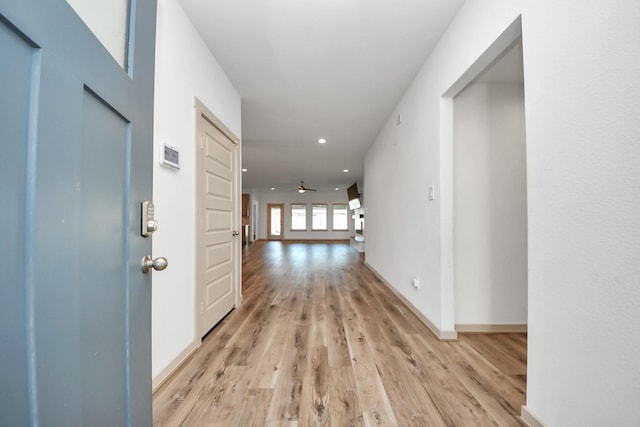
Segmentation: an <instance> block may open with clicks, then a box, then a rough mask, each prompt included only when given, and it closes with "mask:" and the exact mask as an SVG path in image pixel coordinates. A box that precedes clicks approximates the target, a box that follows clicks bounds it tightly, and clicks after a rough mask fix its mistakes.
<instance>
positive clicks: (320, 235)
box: [252, 189, 354, 240]
mask: <svg viewBox="0 0 640 427" xmlns="http://www.w3.org/2000/svg"><path fill="white" fill-rule="evenodd" d="M252 194H254V201H257V202H258V204H259V208H258V211H259V218H258V234H257V236H256V237H257V238H258V239H266V238H267V204H269V203H284V204H285V207H284V212H285V216H284V239H285V240H296V239H302V240H325V239H326V240H337V239H339V240H344V239H349V237H350V236H353V233H354V232H353V220H352V219H351V211H349V231H331V226H332V205H333V204H334V203H343V204H348V203H349V201H348V200H347V191H346V190H344V189H341V190H339V191H307V192H306V193H304V194H299V193H298V192H296V191H295V190H292V191H288V192H287V191H269V190H264V191H262V190H260V191H255V192H253V193H252ZM291 203H305V204H306V205H307V230H308V231H291ZM312 203H326V204H327V216H328V219H327V228H328V229H329V231H311V204H312Z"/></svg>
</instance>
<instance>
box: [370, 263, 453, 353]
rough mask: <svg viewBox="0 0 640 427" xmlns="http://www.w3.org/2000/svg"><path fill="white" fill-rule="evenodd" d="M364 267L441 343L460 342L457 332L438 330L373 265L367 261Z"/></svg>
mask: <svg viewBox="0 0 640 427" xmlns="http://www.w3.org/2000/svg"><path fill="white" fill-rule="evenodd" d="M364 265H365V266H366V267H367V268H368V269H369V270H371V272H372V273H373V274H375V275H376V277H377V278H378V279H380V281H381V282H382V283H384V284H385V286H386V287H387V288H389V290H390V291H391V292H393V293H394V294H395V296H397V297H398V299H400V301H402V302H403V303H404V304H405V305H406V306H407V307H408V308H409V310H411V312H412V313H413V314H415V315H416V316H417V317H418V319H420V320H421V321H422V323H424V324H425V326H426V327H427V328H429V329H430V330H431V332H433V334H434V335H435V336H436V337H437V338H438V339H439V340H440V341H457V340H458V333H457V332H456V331H442V330H440V328H438V327H437V326H436V325H435V324H434V323H433V322H432V321H431V320H429V318H427V317H426V316H425V315H424V314H422V312H420V310H418V309H417V308H416V307H415V306H414V305H413V304H411V302H409V300H408V299H407V298H405V296H404V295H402V294H401V293H400V292H398V291H397V290H396V288H394V287H393V286H392V285H391V284H390V283H389V282H387V281H386V279H385V278H384V277H382V275H381V274H380V273H378V272H377V271H376V269H375V268H373V267H372V266H371V265H369V263H367V262H366V261H365V263H364Z"/></svg>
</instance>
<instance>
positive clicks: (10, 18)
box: [0, 0, 156, 426]
mask: <svg viewBox="0 0 640 427" xmlns="http://www.w3.org/2000/svg"><path fill="white" fill-rule="evenodd" d="M130 3H131V5H133V9H132V11H131V19H132V23H131V25H130V26H131V28H133V29H135V31H134V33H132V34H130V36H129V39H130V43H131V46H132V52H133V53H135V55H133V56H131V61H130V63H131V64H133V68H130V69H127V70H122V69H121V67H120V66H119V65H118V64H117V63H116V62H115V61H114V60H113V58H111V56H110V55H109V54H108V52H106V51H105V49H104V47H103V46H102V44H101V43H100V42H99V41H98V40H97V39H96V38H95V37H94V36H93V34H91V32H90V31H89V30H88V29H87V28H86V26H85V25H84V23H83V22H82V21H81V20H80V18H79V17H78V16H76V15H75V12H73V10H72V9H71V8H70V6H69V5H68V4H67V2H66V0H47V1H44V2H43V1H41V0H0V55H1V58H2V60H1V61H0V94H1V96H0V138H1V139H0V142H1V144H2V145H1V146H0V148H1V150H2V151H1V152H0V154H2V158H1V160H2V163H1V166H0V190H1V192H0V200H2V203H3V204H2V209H0V232H1V233H2V235H1V236H0V237H1V240H0V243H1V246H0V251H1V252H0V271H1V272H2V273H1V274H2V275H1V276H0V280H1V281H2V286H0V304H2V307H1V310H0V321H1V322H0V340H2V344H1V345H0V360H2V362H3V363H2V364H0V383H1V384H2V386H1V387H0V425H2V426H4V425H11V426H13V425H16V426H17V425H20V426H21V425H33V426H35V425H40V426H50V425H51V426H63V425H64V426H85V425H86V426H89V425H91V426H101V425H105V426H116V425H117V426H121V425H122V426H126V425H129V426H147V425H150V424H151V420H152V416H151V365H150V359H151V355H150V350H151V334H150V332H151V288H150V284H151V283H150V282H151V281H150V275H143V274H142V272H141V268H140V260H141V258H142V256H143V255H145V254H150V251H151V241H150V239H148V238H143V237H142V236H140V203H141V202H142V201H143V200H147V199H151V160H152V148H153V147H152V129H153V108H152V107H153V67H154V63H153V62H154V40H155V8H156V3H155V1H154V0H135V1H131V2H130ZM9 183H10V184H9ZM5 202H6V203H5ZM5 243H6V244H5ZM5 362H6V363H5Z"/></svg>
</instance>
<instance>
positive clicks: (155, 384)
mask: <svg viewBox="0 0 640 427" xmlns="http://www.w3.org/2000/svg"><path fill="white" fill-rule="evenodd" d="M199 346H200V342H198V340H195V341H193V342H192V343H191V344H189V345H188V346H187V347H186V348H185V349H184V350H182V351H181V352H180V353H179V354H178V355H177V356H176V357H175V358H174V359H173V360H172V361H171V362H169V363H168V364H167V366H165V367H164V368H163V369H162V370H161V371H160V372H159V373H158V375H156V376H155V377H154V378H153V381H152V382H151V391H152V393H155V392H156V391H158V389H159V388H160V386H162V385H163V384H164V383H165V382H167V380H168V379H169V378H170V377H171V375H173V373H174V372H176V371H177V370H178V369H179V368H181V367H182V365H184V363H185V362H186V361H187V359H189V357H191V355H192V354H193V352H194V351H196V349H197V348H198V347H199Z"/></svg>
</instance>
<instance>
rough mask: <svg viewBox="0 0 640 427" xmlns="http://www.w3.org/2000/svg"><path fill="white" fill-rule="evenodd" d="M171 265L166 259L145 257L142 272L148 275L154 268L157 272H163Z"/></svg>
mask: <svg viewBox="0 0 640 427" xmlns="http://www.w3.org/2000/svg"><path fill="white" fill-rule="evenodd" d="M168 265H169V262H168V261H167V259H166V258H164V257H158V258H156V259H153V258H151V256H149V255H145V256H144V257H143V258H142V272H143V273H145V274H147V273H148V272H149V270H151V269H152V268H153V269H154V270H156V271H162V270H164V269H165V268H167V266H168Z"/></svg>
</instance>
